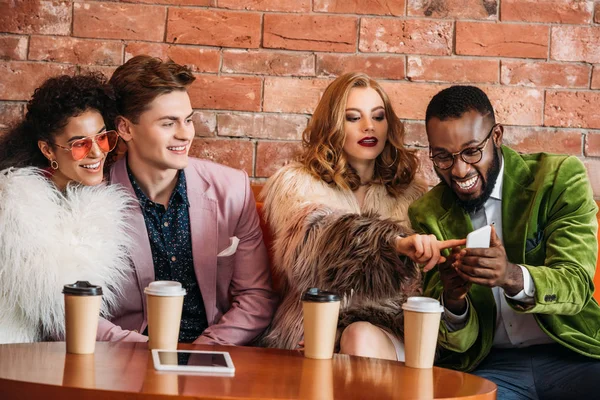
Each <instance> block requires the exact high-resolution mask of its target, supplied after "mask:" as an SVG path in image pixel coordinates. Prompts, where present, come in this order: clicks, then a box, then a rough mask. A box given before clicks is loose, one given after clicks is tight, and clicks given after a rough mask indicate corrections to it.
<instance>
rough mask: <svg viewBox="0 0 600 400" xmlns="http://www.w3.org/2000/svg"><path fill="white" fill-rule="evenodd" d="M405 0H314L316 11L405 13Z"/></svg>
mask: <svg viewBox="0 0 600 400" xmlns="http://www.w3.org/2000/svg"><path fill="white" fill-rule="evenodd" d="M404 6H405V0H314V6H313V9H314V11H316V12H327V13H343V14H371V15H395V16H402V15H404Z"/></svg>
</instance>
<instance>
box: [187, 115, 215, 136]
mask: <svg viewBox="0 0 600 400" xmlns="http://www.w3.org/2000/svg"><path fill="white" fill-rule="evenodd" d="M192 121H193V122H194V129H195V130H196V136H198V137H215V136H216V135H215V134H216V132H217V114H216V113H214V112H210V111H196V112H194V115H192Z"/></svg>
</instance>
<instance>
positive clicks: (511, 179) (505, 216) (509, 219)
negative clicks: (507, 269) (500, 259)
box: [502, 146, 535, 264]
mask: <svg viewBox="0 0 600 400" xmlns="http://www.w3.org/2000/svg"><path fill="white" fill-rule="evenodd" d="M502 153H503V155H504V162H505V163H506V165H505V167H504V185H503V187H502V199H503V200H502V231H503V232H502V236H503V241H504V248H505V249H506V254H507V256H508V258H509V259H510V260H511V262H513V263H515V264H523V263H524V262H525V238H526V236H527V230H528V228H529V218H528V216H529V215H531V207H532V206H533V203H534V199H535V190H533V189H531V188H530V187H529V185H530V184H531V183H532V181H533V176H532V175H531V172H530V171H529V168H528V167H527V164H526V163H525V161H523V158H521V156H520V155H519V154H518V153H516V152H514V151H513V150H511V149H509V148H508V147H505V146H502Z"/></svg>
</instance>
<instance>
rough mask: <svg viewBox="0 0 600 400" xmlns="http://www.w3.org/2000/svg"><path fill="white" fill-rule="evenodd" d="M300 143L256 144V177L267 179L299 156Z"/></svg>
mask: <svg viewBox="0 0 600 400" xmlns="http://www.w3.org/2000/svg"><path fill="white" fill-rule="evenodd" d="M301 151H302V144H301V143H300V142H258V145H257V146H256V176H257V177H268V176H271V175H273V174H274V173H275V172H277V170H278V169H279V168H281V167H283V166H284V165H286V164H288V163H289V162H290V161H293V160H295V159H297V158H298V156H300V152H301Z"/></svg>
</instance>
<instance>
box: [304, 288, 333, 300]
mask: <svg viewBox="0 0 600 400" xmlns="http://www.w3.org/2000/svg"><path fill="white" fill-rule="evenodd" d="M302 301H312V302H315V303H330V302H334V301H340V296H338V295H337V293H333V292H327V291H325V290H321V289H319V288H310V289H308V290H307V291H306V292H304V294H303V295H302Z"/></svg>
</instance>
